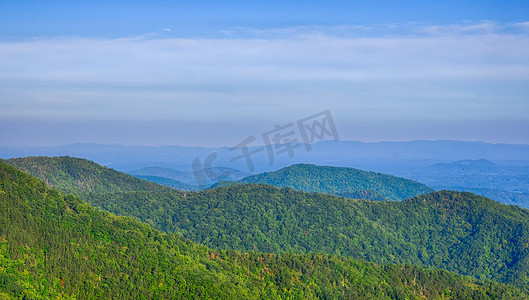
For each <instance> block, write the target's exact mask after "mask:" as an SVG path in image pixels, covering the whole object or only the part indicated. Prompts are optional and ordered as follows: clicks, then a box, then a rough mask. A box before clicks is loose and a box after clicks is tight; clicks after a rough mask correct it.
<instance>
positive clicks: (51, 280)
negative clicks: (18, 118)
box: [0, 162, 526, 299]
mask: <svg viewBox="0 0 529 300" xmlns="http://www.w3.org/2000/svg"><path fill="white" fill-rule="evenodd" d="M0 297H2V298H4V299H6V298H7V299H10V298H13V299H49V298H66V299H70V298H71V299H74V298H76V299H85V298H107V299H110V298H115V299H153V298H154V299H168V298H170V299H181V298H187V299H209V298H223V299H225V298H234V299H283V298H284V299H287V298H288V299H330V298H332V299H340V298H344V299H345V298H355V299H424V298H426V299H462V298H466V299H478V298H479V299H499V298H501V299H524V298H525V297H526V295H525V294H523V293H522V292H521V291H519V290H518V289H516V288H514V287H511V286H506V285H502V284H498V283H495V282H491V281H487V282H481V281H477V280H475V279H469V278H463V277H459V276H457V275H455V274H452V273H448V272H446V271H428V270H423V269H420V268H417V267H411V266H378V265H375V264H370V263H364V262H358V261H354V260H351V259H345V258H339V257H335V256H328V255H275V254H260V253H239V252H236V251H222V252H216V251H215V252H214V251H212V250H210V249H208V248H206V247H204V246H200V245H197V244H194V243H192V242H189V241H187V240H185V239H182V238H180V237H178V236H175V235H170V234H164V233H161V232H159V231H157V230H154V229H151V227H149V226H148V225H146V224H143V223H140V222H138V221H136V220H134V219H131V218H127V217H117V216H115V215H112V214H109V213H107V212H102V211H98V210H96V209H94V208H92V207H90V206H89V205H88V204H86V203H84V202H83V201H81V200H80V199H78V198H76V197H74V196H65V195H63V194H61V193H60V192H58V191H56V190H52V189H49V188H48V187H47V186H46V185H45V184H44V183H43V182H42V181H40V180H37V179H35V178H33V177H31V176H29V175H27V174H25V173H22V172H20V171H18V170H16V169H15V168H14V167H12V166H8V165H6V164H4V163H2V162H0Z"/></svg>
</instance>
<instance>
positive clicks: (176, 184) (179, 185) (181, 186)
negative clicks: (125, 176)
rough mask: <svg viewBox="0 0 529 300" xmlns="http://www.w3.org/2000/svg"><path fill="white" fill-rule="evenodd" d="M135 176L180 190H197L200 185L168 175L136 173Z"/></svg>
mask: <svg viewBox="0 0 529 300" xmlns="http://www.w3.org/2000/svg"><path fill="white" fill-rule="evenodd" d="M134 177H136V178H139V179H143V180H147V181H150V182H154V183H157V184H161V185H165V186H168V187H170V188H173V189H176V190H180V191H197V190H199V188H198V186H195V185H191V184H187V183H184V182H181V181H178V180H174V179H170V178H166V177H159V176H148V175H134Z"/></svg>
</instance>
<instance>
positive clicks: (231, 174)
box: [126, 167, 250, 189]
mask: <svg viewBox="0 0 529 300" xmlns="http://www.w3.org/2000/svg"><path fill="white" fill-rule="evenodd" d="M204 171H211V172H212V173H214V174H228V175H227V176H226V177H223V179H224V180H229V181H232V180H240V179H243V178H244V177H247V176H248V175H250V174H249V173H246V172H243V171H240V170H237V169H233V168H227V167H213V168H209V169H208V168H206V169H204ZM126 173H128V174H130V175H133V176H135V177H138V178H142V179H145V176H156V177H163V178H168V179H173V180H177V181H180V182H182V183H185V184H188V185H190V186H194V187H195V189H198V185H199V184H198V182H197V180H196V177H195V173H194V172H193V171H189V172H184V171H178V170H175V169H171V168H162V167H146V168H141V169H137V170H132V171H127V172H126ZM146 180H148V179H146ZM149 181H151V180H149ZM159 181H160V182H163V181H161V180H159ZM206 181H207V182H206V183H207V184H208V185H210V184H214V183H216V181H215V180H213V179H210V178H207V177H206ZM164 183H168V184H170V182H169V181H166V182H164ZM164 183H161V184H164ZM168 184H164V185H168ZM168 186H170V185H168Z"/></svg>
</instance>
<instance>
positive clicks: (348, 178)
mask: <svg viewBox="0 0 529 300" xmlns="http://www.w3.org/2000/svg"><path fill="white" fill-rule="evenodd" d="M240 182H241V183H258V184H269V185H273V186H277V187H288V188H291V189H294V190H298V191H303V192H318V193H324V194H329V195H336V196H342V197H346V198H353V199H370V200H395V201H400V200H404V199H407V198H411V197H414V196H418V195H422V194H426V193H431V192H433V191H434V189H432V188H430V187H428V186H426V185H424V184H420V183H418V182H415V181H412V180H409V179H404V178H399V177H396V176H391V175H387V174H382V173H376V172H368V171H362V170H358V169H354V168H342V167H332V166H316V165H311V164H297V165H292V166H290V167H286V168H282V169H280V170H277V171H274V172H267V173H262V174H257V175H252V176H249V177H245V178H243V179H242V180H240ZM220 185H222V184H220Z"/></svg>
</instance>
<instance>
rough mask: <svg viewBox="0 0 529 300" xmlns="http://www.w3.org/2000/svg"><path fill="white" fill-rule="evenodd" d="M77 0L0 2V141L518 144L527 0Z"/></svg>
mask: <svg viewBox="0 0 529 300" xmlns="http://www.w3.org/2000/svg"><path fill="white" fill-rule="evenodd" d="M87 2H88V1H53V0H52V1H42V0H40V1H10V0H1V1H0V107H1V109H0V146H27V145H58V144H68V143H77V142H83V143H87V142H89V143H105V144H112V143H116V144H125V145H185V146H215V147H217V146H234V145H236V144H238V143H240V142H241V141H242V140H244V139H245V138H246V137H248V136H255V137H259V136H262V134H263V133H264V132H268V131H270V130H271V129H274V128H275V126H276V125H279V126H283V125H287V124H291V123H294V124H295V123H296V121H298V120H301V119H304V118H306V117H308V116H311V115H314V114H317V113H320V112H323V111H327V110H328V111H329V112H330V113H331V115H332V119H333V121H334V123H335V125H336V128H337V130H338V132H339V136H340V139H342V140H359V141H365V142H376V141H409V140H446V139H451V140H461V141H483V142H492V143H511V144H529V134H528V132H529V1H520V0H516V1H490V0H485V1H452V0H449V1H134V0H132V1H89V3H87ZM257 142H259V141H257Z"/></svg>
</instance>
